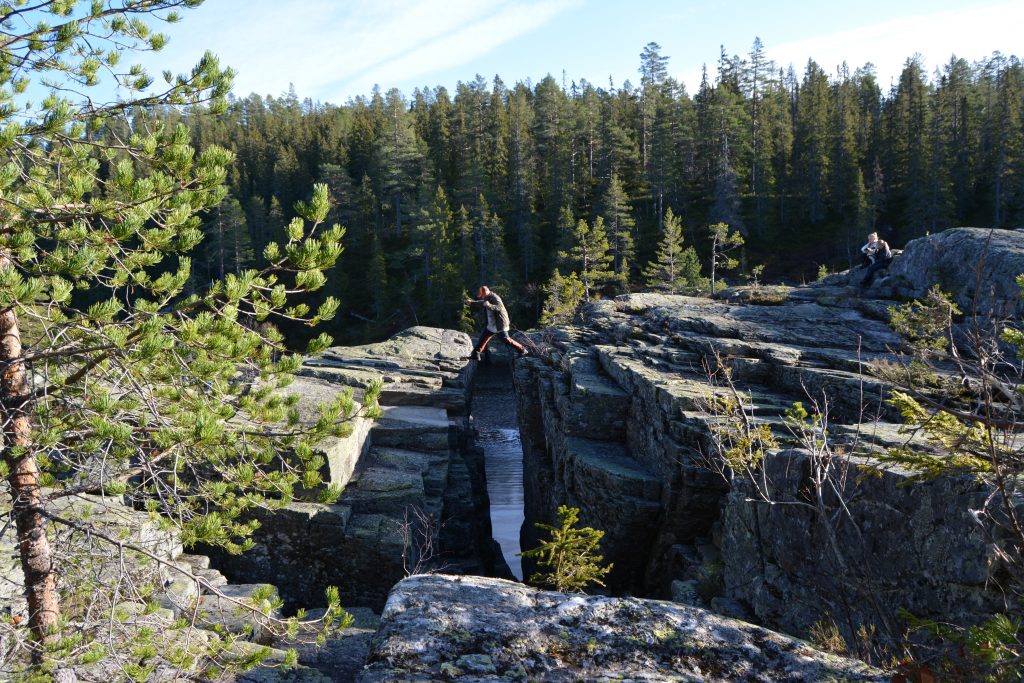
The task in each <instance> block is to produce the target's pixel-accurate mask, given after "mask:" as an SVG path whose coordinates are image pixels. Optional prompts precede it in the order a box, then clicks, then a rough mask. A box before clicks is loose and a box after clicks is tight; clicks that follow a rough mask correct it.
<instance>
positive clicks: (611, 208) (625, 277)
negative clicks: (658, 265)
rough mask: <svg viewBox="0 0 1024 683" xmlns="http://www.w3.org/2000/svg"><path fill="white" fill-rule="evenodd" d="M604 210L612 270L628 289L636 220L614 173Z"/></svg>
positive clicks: (609, 183)
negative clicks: (629, 264) (629, 265)
mask: <svg viewBox="0 0 1024 683" xmlns="http://www.w3.org/2000/svg"><path fill="white" fill-rule="evenodd" d="M603 204H604V210H603V211H602V214H601V217H602V218H603V219H604V223H605V225H607V226H608V242H609V244H610V246H611V254H612V270H613V271H614V272H615V275H616V276H617V277H618V279H619V286H620V288H622V289H626V287H627V286H628V284H629V268H628V263H629V261H631V260H633V258H634V257H635V256H636V247H635V245H634V239H633V231H634V229H635V228H636V221H635V220H634V219H633V211H632V209H631V208H630V205H629V196H628V195H627V194H626V191H625V190H624V189H623V187H622V183H621V182H620V181H619V177H618V176H617V175H612V177H611V180H610V181H609V182H608V189H607V190H606V191H605V194H604V200H603Z"/></svg>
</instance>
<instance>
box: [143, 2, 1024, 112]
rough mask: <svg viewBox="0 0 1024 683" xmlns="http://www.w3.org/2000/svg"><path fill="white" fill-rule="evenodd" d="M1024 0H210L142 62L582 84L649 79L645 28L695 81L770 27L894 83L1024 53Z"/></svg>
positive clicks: (818, 55) (394, 83)
mask: <svg viewBox="0 0 1024 683" xmlns="http://www.w3.org/2000/svg"><path fill="white" fill-rule="evenodd" d="M1022 26H1024V0H1012V1H1008V0H976V1H970V0H860V1H859V2H855V3H854V2H848V3H840V2H829V1H827V0H791V1H788V2H786V3H784V8H783V3H777V2H765V1H764V0H733V1H732V2H726V3H724V4H720V3H710V2H704V1H697V0H630V1H626V0H206V2H205V3H204V4H203V5H202V6H200V7H199V8H198V9H194V10H188V11H186V12H184V14H183V19H182V21H181V22H179V23H178V24H174V25H169V26H165V27H163V28H161V29H160V30H161V31H163V32H164V33H166V34H167V35H168V36H169V37H170V39H171V40H170V44H169V45H168V46H167V47H166V48H165V49H164V50H163V51H162V52H160V53H157V54H155V55H147V56H146V58H145V59H143V60H142V61H143V63H144V64H146V65H147V66H149V67H151V68H152V69H153V71H154V72H155V73H156V74H159V72H160V71H162V70H164V69H170V70H172V71H174V72H175V73H179V72H186V71H188V70H189V69H190V68H191V66H192V65H193V64H195V63H196V62H197V61H198V59H199V58H200V56H201V55H202V54H203V52H204V51H205V50H207V49H209V50H211V51H213V52H214V53H215V54H217V55H218V57H220V59H221V62H222V64H225V65H228V66H231V67H232V68H234V69H235V70H236V71H237V74H238V75H237V76H236V79H235V88H234V92H235V94H236V95H238V96H246V95H248V94H249V93H253V92H255V93H257V94H260V95H273V96H279V95H282V94H284V93H286V92H288V89H289V87H294V89H295V92H296V93H297V94H298V96H299V97H300V98H307V97H308V98H311V99H313V100H315V101H320V102H331V103H334V104H344V103H345V102H347V101H348V100H350V99H352V98H354V97H356V96H359V95H369V94H370V93H371V91H372V89H373V87H374V85H379V86H380V88H381V89H382V91H385V92H386V91H387V90H389V89H390V88H392V87H396V88H398V89H399V90H400V91H402V92H403V93H404V94H405V95H406V96H410V95H411V94H412V92H413V90H414V89H415V88H417V87H420V88H423V87H435V86H438V85H443V86H445V87H446V88H448V89H449V90H450V91H451V90H453V89H454V87H455V85H456V84H457V83H458V82H459V81H470V80H473V79H474V78H475V77H476V75H477V74H480V75H482V76H484V78H485V79H487V80H488V81H490V80H491V79H493V78H494V76H495V75H498V76H500V77H501V79H502V80H503V81H504V82H505V83H506V85H513V84H514V83H516V82H518V81H530V82H532V83H536V82H538V81H540V80H541V79H543V78H544V77H545V76H546V75H548V74H551V75H552V76H554V77H555V78H556V79H558V80H559V81H562V80H563V79H564V81H565V83H566V84H567V85H568V84H571V83H573V82H579V81H580V80H581V79H585V80H587V81H590V82H591V83H594V84H595V85H597V86H601V87H605V86H607V85H608V84H609V82H611V83H612V84H614V86H615V87H618V86H620V85H621V84H622V83H623V82H624V81H626V80H630V81H631V82H633V83H634V84H636V83H638V82H639V75H638V67H639V64H640V57H639V55H640V52H641V50H642V49H643V47H644V46H645V45H646V44H647V43H649V42H652V41H653V42H656V43H658V44H659V45H660V46H661V54H662V55H666V56H668V57H669V63H668V69H669V74H670V75H671V76H673V77H674V78H676V79H677V80H681V81H683V83H684V84H685V86H686V89H687V92H689V93H691V94H692V93H694V92H695V91H696V89H697V87H698V85H699V84H700V77H701V68H702V66H703V65H704V64H706V65H707V67H708V69H709V77H710V78H713V77H714V66H715V63H716V62H717V60H718V57H719V54H720V50H721V48H722V46H724V48H725V50H726V52H727V53H728V54H730V55H733V54H740V55H742V54H745V53H747V52H748V51H749V50H750V47H751V45H752V43H753V42H754V39H755V37H760V38H761V41H762V43H763V44H764V47H765V50H766V53H767V56H768V57H769V58H770V59H773V60H774V61H775V62H776V63H777V64H778V65H780V66H783V67H786V66H788V65H790V64H792V65H794V67H795V68H796V70H797V73H798V74H799V73H802V71H803V69H804V67H805V66H806V64H807V60H808V59H814V60H815V61H816V62H817V63H818V64H819V65H820V66H821V67H822V68H823V69H825V71H826V72H827V73H829V74H835V73H836V71H837V69H838V67H839V65H840V64H842V63H843V62H844V61H845V62H846V63H847V64H848V65H849V67H850V69H851V70H853V69H855V68H857V67H859V66H863V65H864V64H866V63H868V62H871V63H873V64H874V65H875V68H876V73H877V75H878V80H879V83H880V85H881V86H882V88H883V90H887V89H888V87H889V85H890V83H891V82H892V81H894V80H895V79H898V77H899V72H900V70H901V69H902V67H903V64H904V63H905V62H906V60H907V58H909V57H911V56H912V55H914V54H915V53H918V54H920V55H921V57H922V58H923V60H924V63H925V68H926V70H927V72H929V73H932V72H933V71H934V70H935V69H936V68H937V67H941V66H942V65H943V64H945V63H947V62H948V61H949V59H950V57H951V56H952V55H954V54H955V55H956V56H957V57H963V58H965V59H967V60H968V61H972V62H973V61H976V60H980V59H983V58H985V57H988V56H990V55H991V54H992V53H993V52H994V51H1000V52H1002V53H1003V54H1005V55H1017V56H1019V57H1024V33H1022V32H1021V30H1020V28H1021V27H1022Z"/></svg>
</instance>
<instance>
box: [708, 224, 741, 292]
mask: <svg viewBox="0 0 1024 683" xmlns="http://www.w3.org/2000/svg"><path fill="white" fill-rule="evenodd" d="M708 238H709V239H710V240H711V259H710V262H711V296H714V295H715V294H716V293H717V291H718V284H719V283H718V280H717V279H716V278H717V276H718V274H719V272H720V271H722V270H732V269H733V268H735V267H736V266H738V265H739V264H740V263H739V261H737V260H736V259H734V258H732V256H730V255H729V254H730V252H732V251H733V250H734V249H737V248H739V247H742V246H743V241H744V240H743V235H741V234H739V233H738V232H729V225H728V224H726V223H715V224H714V225H709V226H708Z"/></svg>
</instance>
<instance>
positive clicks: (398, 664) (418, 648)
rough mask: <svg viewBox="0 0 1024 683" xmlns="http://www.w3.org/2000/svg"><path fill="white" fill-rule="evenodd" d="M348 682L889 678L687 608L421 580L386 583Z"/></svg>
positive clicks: (464, 580) (481, 582)
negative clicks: (367, 642)
mask: <svg viewBox="0 0 1024 683" xmlns="http://www.w3.org/2000/svg"><path fill="white" fill-rule="evenodd" d="M357 680H358V681H360V682H361V683H385V682H388V683H390V682H391V681H403V682H404V683H417V682H423V683H427V682H428V681H442V680H444V681H463V682H466V683H468V682H469V681H474V682H481V681H495V682H498V681H507V682H509V683H513V682H522V683H526V681H550V682H552V683H557V682H559V681H567V682H568V681H573V682H576V681H594V682H596V681H680V682H683V681H687V682H693V683H696V682H697V681H702V682H706V683H715V682H718V681H721V682H725V681H741V680H742V681H764V682H765V683H767V682H769V681H771V682H772V683H782V682H792V683H796V682H798V681H800V682H803V681H828V680H833V681H840V680H841V681H849V682H850V683H853V682H854V681H863V682H868V681H871V682H877V683H883V682H884V681H888V680H889V677H888V676H886V675H884V674H883V673H882V672H881V671H878V670H875V669H872V668H870V667H868V666H866V665H865V664H863V663H861V662H858V661H854V660H848V659H843V658H840V657H836V656H834V655H830V654H827V653H824V652H820V651H818V650H815V649H813V648H812V647H810V646H809V645H808V644H807V643H805V642H803V641H800V640H796V639H795V638H789V637H787V636H782V635H780V634H778V633H773V632H771V631H768V630H767V629H763V628H759V627H757V626H752V625H750V624H745V623H743V622H740V621H736V620H733V619H729V618H727V617H721V616H717V615H714V614H712V613H710V612H707V611H705V610H702V609H698V608H694V607H687V606H683V605H677V604H673V603H669V602H659V601H656V600H638V599H633V598H628V599H623V598H606V597H600V596H585V595H572V594H565V593H553V592H546V591H538V590H536V589H532V588H527V587H526V586H523V585H521V584H516V583H512V582H509V581H502V580H500V579H485V578H480V577H453V576H442V575H429V576H414V577H411V578H408V579H405V580H404V581H402V583H400V584H398V586H396V587H395V590H394V591H393V592H392V593H391V597H390V598H389V599H388V602H387V606H386V607H385V608H384V613H383V614H382V617H381V627H380V630H379V631H378V632H377V635H376V636H375V637H374V640H373V646H372V648H371V651H370V655H369V657H368V659H367V666H366V668H365V669H364V670H363V672H362V674H361V675H360V676H359V678H358V679H357Z"/></svg>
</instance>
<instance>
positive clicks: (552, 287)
mask: <svg viewBox="0 0 1024 683" xmlns="http://www.w3.org/2000/svg"><path fill="white" fill-rule="evenodd" d="M544 293H545V294H546V296H545V298H544V308H543V310H542V311H541V314H540V324H541V325H543V326H545V327H550V326H552V325H567V324H569V323H571V322H572V321H573V319H574V318H575V317H576V310H577V309H578V308H579V307H580V304H581V303H583V295H584V286H583V282H582V281H581V280H580V278H579V276H578V275H577V274H576V273H569V275H567V276H566V277H562V274H561V273H559V272H558V269H557V268H556V269H555V272H554V273H553V274H552V276H551V279H550V280H549V281H548V284H546V285H545V286H544Z"/></svg>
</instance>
